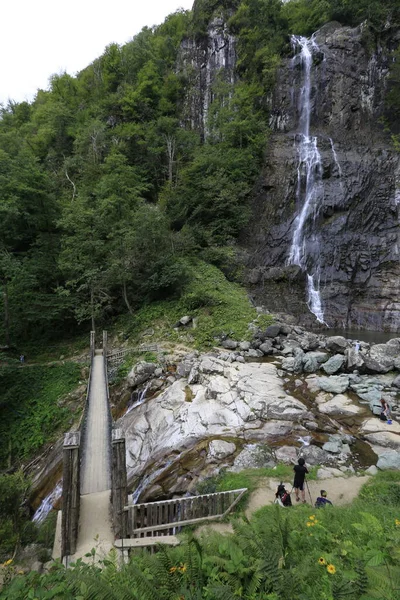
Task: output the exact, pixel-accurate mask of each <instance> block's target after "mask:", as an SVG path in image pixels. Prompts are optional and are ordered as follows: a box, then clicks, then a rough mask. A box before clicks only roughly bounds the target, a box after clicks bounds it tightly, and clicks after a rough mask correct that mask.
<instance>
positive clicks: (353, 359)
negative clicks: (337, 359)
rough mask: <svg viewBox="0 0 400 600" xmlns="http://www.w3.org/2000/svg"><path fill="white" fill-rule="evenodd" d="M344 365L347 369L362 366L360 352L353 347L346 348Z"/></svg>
mask: <svg viewBox="0 0 400 600" xmlns="http://www.w3.org/2000/svg"><path fill="white" fill-rule="evenodd" d="M345 356H346V367H347V369H348V370H349V371H354V369H359V368H362V367H363V366H364V359H363V356H362V354H360V352H356V351H355V349H354V348H348V349H347V350H346V353H345Z"/></svg>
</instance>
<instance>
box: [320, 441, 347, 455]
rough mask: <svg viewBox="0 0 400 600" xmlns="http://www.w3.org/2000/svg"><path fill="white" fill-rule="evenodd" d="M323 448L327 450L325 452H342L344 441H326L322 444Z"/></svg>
mask: <svg viewBox="0 0 400 600" xmlns="http://www.w3.org/2000/svg"><path fill="white" fill-rule="evenodd" d="M322 450H325V452H330V453H331V454H340V452H341V451H342V443H341V442H334V441H329V442H325V444H324V445H323V446H322Z"/></svg>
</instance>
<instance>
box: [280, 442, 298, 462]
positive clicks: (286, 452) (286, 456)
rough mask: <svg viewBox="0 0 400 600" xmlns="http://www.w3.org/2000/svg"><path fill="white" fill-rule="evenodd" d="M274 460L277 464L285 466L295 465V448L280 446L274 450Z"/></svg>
mask: <svg viewBox="0 0 400 600" xmlns="http://www.w3.org/2000/svg"><path fill="white" fill-rule="evenodd" d="M275 458H276V460H277V461H278V462H283V463H285V464H289V465H290V464H296V463H297V448H295V447H294V446H281V447H280V448H277V449H276V450H275Z"/></svg>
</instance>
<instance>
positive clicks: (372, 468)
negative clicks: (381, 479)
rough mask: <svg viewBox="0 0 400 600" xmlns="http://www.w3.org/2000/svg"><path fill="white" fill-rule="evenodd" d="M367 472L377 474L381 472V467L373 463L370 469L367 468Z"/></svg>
mask: <svg viewBox="0 0 400 600" xmlns="http://www.w3.org/2000/svg"><path fill="white" fill-rule="evenodd" d="M365 472H366V473H368V474H369V475H376V474H377V473H379V469H378V467H376V466H375V465H371V466H370V467H368V469H365Z"/></svg>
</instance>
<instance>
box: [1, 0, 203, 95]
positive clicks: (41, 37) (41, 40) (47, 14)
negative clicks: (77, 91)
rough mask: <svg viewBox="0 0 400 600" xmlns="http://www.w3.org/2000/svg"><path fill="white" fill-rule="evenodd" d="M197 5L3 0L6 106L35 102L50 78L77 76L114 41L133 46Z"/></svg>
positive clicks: (153, 0)
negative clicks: (138, 37) (143, 33)
mask: <svg viewBox="0 0 400 600" xmlns="http://www.w3.org/2000/svg"><path fill="white" fill-rule="evenodd" d="M192 5H193V0H3V2H2V7H1V30H0V103H1V102H6V101H7V100H8V99H12V100H15V101H17V102H21V101H23V100H32V99H33V96H34V95H35V93H36V91H37V89H46V88H47V85H48V79H49V77H50V75H52V74H54V73H60V72H63V71H67V73H70V74H71V75H74V74H75V73H76V72H77V71H80V70H81V69H83V68H84V67H86V66H87V65H88V64H90V63H91V62H92V61H93V60H94V59H95V58H97V57H98V56H100V54H102V52H103V50H104V48H105V47H106V46H107V45H108V44H111V43H112V42H117V43H119V44H123V43H124V42H127V41H129V40H130V39H132V37H133V36H134V35H135V34H136V33H138V32H139V31H140V30H141V29H142V27H144V26H145V25H148V26H152V25H158V24H160V23H162V21H163V20H164V19H165V17H166V16H167V15H169V14H170V13H172V12H175V11H176V10H177V9H178V8H185V9H191V8H192Z"/></svg>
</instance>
